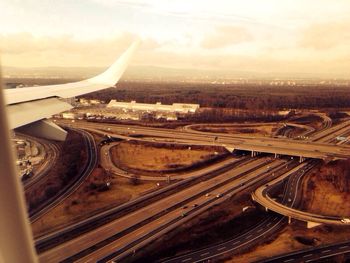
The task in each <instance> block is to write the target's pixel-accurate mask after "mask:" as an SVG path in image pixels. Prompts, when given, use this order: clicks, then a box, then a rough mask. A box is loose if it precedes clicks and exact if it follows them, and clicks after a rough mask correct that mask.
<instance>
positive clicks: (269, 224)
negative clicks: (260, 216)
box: [266, 220, 275, 226]
mask: <svg viewBox="0 0 350 263" xmlns="http://www.w3.org/2000/svg"><path fill="white" fill-rule="evenodd" d="M274 221H275V220H274ZM266 226H271V223H268V224H267V225H266Z"/></svg>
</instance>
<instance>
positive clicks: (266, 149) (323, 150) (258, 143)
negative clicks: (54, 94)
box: [59, 121, 350, 160]
mask: <svg viewBox="0 0 350 263" xmlns="http://www.w3.org/2000/svg"><path fill="white" fill-rule="evenodd" d="M61 122H62V121H60V122H59V123H61ZM62 123H64V124H66V125H67V123H68V124H69V125H72V126H80V127H82V128H84V129H91V130H97V129H100V130H103V131H105V134H108V135H110V136H113V135H114V133H118V134H125V135H128V136H129V137H130V136H132V137H135V136H137V135H139V136H146V137H147V136H148V137H153V138H154V137H159V138H166V139H167V140H168V142H171V141H173V142H176V141H177V140H182V141H183V140H185V142H186V143H188V142H191V141H192V142H197V143H198V144H205V145H217V146H224V147H228V148H232V149H235V150H243V151H250V152H261V153H272V154H277V155H289V156H301V157H304V158H317V159H327V160H334V159H346V158H347V157H348V156H350V147H349V146H337V145H330V144H325V143H318V142H310V141H301V140H291V139H281V138H266V137H256V138H251V137H243V136H233V135H227V134H217V133H197V132H196V133H192V132H190V131H184V130H169V129H155V128H148V127H137V126H132V127H129V126H125V125H113V124H111V125H108V128H109V129H110V131H106V125H105V124H99V123H93V124H91V123H88V122H75V123H69V122H67V121H63V122H62ZM349 129H350V127H349ZM135 139H136V140H137V138H135Z"/></svg>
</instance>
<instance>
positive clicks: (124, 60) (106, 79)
mask: <svg viewBox="0 0 350 263" xmlns="http://www.w3.org/2000/svg"><path fill="white" fill-rule="evenodd" d="M139 44H140V42H139V41H135V42H134V43H132V44H131V46H130V47H129V48H128V49H127V50H126V51H125V52H124V53H123V54H122V55H121V56H120V57H119V58H118V59H117V60H116V61H115V62H114V63H113V64H112V65H111V66H110V67H109V68H108V69H107V70H106V71H104V72H102V73H101V74H99V75H97V76H95V77H93V78H90V79H87V80H86V81H88V82H90V83H94V84H105V85H109V86H114V85H115V84H116V83H117V82H118V80H119V78H120V77H121V76H122V74H123V73H124V71H125V69H126V67H127V66H128V63H129V61H130V59H131V57H132V55H133V54H134V52H135V50H136V48H137V47H138V45H139Z"/></svg>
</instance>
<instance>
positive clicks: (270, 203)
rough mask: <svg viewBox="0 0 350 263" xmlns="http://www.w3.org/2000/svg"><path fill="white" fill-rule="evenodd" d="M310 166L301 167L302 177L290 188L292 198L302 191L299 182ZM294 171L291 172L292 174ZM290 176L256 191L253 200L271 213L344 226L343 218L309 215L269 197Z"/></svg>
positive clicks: (305, 220) (286, 175)
mask: <svg viewBox="0 0 350 263" xmlns="http://www.w3.org/2000/svg"><path fill="white" fill-rule="evenodd" d="M308 166H311V163H309V162H305V163H302V164H300V165H299V169H302V170H304V171H302V172H301V173H300V176H299V177H298V181H297V183H296V184H295V185H294V184H293V185H291V186H290V189H289V192H288V194H289V195H290V196H292V195H295V196H297V195H298V194H299V193H300V191H299V190H298V187H300V184H299V181H300V180H301V178H302V176H303V175H304V173H305V172H306V170H307V169H308ZM292 172H293V171H291V173H292ZM289 175H290V174H285V175H284V176H281V177H279V178H277V179H275V180H273V181H271V182H269V183H268V184H266V185H263V186H261V187H259V188H258V189H256V190H255V191H254V192H253V194H252V198H253V200H254V201H255V202H257V203H259V204H260V205H262V206H263V207H266V208H268V209H269V210H271V211H274V212H276V213H279V214H281V215H284V216H287V217H290V218H294V219H298V220H301V221H304V222H314V223H320V224H331V225H344V223H343V222H342V221H341V220H342V217H337V216H326V215H319V214H314V213H309V212H305V211H301V210H298V209H294V208H291V207H289V206H287V205H283V204H281V203H279V202H277V201H275V200H274V199H273V198H272V197H270V196H269V194H268V193H269V191H270V190H271V189H272V188H273V187H274V186H275V185H276V184H278V183H279V182H281V181H282V180H284V179H285V178H286V177H288V176H289ZM293 193H294V194H293Z"/></svg>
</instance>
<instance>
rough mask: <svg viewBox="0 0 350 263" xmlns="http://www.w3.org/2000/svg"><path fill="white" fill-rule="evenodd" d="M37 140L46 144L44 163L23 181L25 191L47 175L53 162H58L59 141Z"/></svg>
mask: <svg viewBox="0 0 350 263" xmlns="http://www.w3.org/2000/svg"><path fill="white" fill-rule="evenodd" d="M36 140H38V141H40V143H41V144H42V145H43V146H44V148H45V152H46V156H45V160H44V163H43V164H42V165H41V166H40V167H39V168H38V169H37V170H36V171H34V174H33V176H31V177H30V178H28V179H27V180H24V181H23V186H24V189H25V191H27V190H29V189H30V188H31V187H32V186H34V185H35V184H36V183H38V182H40V180H41V179H42V178H44V177H45V176H46V175H47V173H48V172H49V171H50V169H51V167H52V166H53V164H55V163H56V162H57V160H58V157H59V153H60V148H59V146H58V145H57V143H53V142H49V141H47V140H43V139H36Z"/></svg>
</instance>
